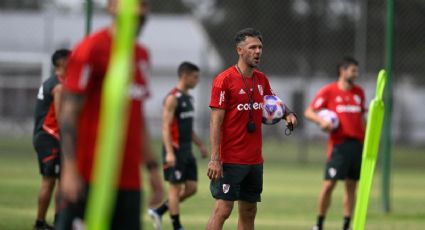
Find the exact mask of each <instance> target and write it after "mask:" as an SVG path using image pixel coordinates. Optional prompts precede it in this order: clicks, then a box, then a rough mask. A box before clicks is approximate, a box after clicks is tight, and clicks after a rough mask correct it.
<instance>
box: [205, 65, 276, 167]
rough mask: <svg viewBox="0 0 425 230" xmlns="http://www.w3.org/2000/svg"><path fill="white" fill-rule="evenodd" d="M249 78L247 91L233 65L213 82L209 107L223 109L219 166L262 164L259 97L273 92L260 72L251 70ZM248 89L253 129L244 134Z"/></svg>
mask: <svg viewBox="0 0 425 230" xmlns="http://www.w3.org/2000/svg"><path fill="white" fill-rule="evenodd" d="M253 78H254V79H255V80H253ZM253 78H252V77H251V78H245V79H246V83H247V86H248V89H247V87H246V85H245V83H244V81H243V78H242V75H241V74H240V73H239V72H238V70H237V68H236V67H235V66H232V67H230V68H228V69H227V70H225V71H223V72H222V73H220V74H219V75H218V76H217V77H216V78H215V79H214V81H213V84H212V91H211V101H210V107H211V108H218V109H223V110H225V116H224V120H223V123H222V126H221V134H220V137H221V139H220V160H221V161H222V163H233V164H248V165H251V164H261V163H263V156H262V152H261V147H262V136H261V125H262V123H261V118H262V106H263V97H264V96H265V95H272V94H273V93H272V91H271V88H270V84H269V81H268V79H267V77H266V76H265V75H264V74H263V73H262V72H260V71H258V70H254V73H253ZM253 83H255V85H254V86H253ZM248 90H250V91H251V92H252V96H253V102H254V103H253V106H252V107H253V120H254V123H255V127H256V130H255V132H253V133H248V131H247V123H248V121H249V108H250V103H249V97H248Z"/></svg>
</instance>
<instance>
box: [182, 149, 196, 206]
mask: <svg viewBox="0 0 425 230" xmlns="http://www.w3.org/2000/svg"><path fill="white" fill-rule="evenodd" d="M184 178H185V182H184V190H182V192H181V193H180V202H182V201H184V200H185V199H187V198H189V197H191V196H193V195H195V194H196V191H197V190H198V167H197V165H196V159H195V157H193V156H191V157H189V158H188V159H187V162H186V166H185V170H184Z"/></svg>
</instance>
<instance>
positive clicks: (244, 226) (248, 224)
mask: <svg viewBox="0 0 425 230" xmlns="http://www.w3.org/2000/svg"><path fill="white" fill-rule="evenodd" d="M256 214H257V202H254V203H252V202H246V201H242V200H241V201H239V219H238V230H253V229H254V221H255V216H256Z"/></svg>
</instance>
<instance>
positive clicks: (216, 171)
mask: <svg viewBox="0 0 425 230" xmlns="http://www.w3.org/2000/svg"><path fill="white" fill-rule="evenodd" d="M207 175H208V177H209V178H210V180H218V179H219V178H221V177H222V176H223V167H222V165H221V162H220V161H219V160H211V161H210V162H209V163H208V172H207Z"/></svg>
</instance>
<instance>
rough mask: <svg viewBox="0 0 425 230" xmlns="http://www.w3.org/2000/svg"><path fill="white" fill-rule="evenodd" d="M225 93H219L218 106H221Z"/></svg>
mask: <svg viewBox="0 0 425 230" xmlns="http://www.w3.org/2000/svg"><path fill="white" fill-rule="evenodd" d="M225 93H226V92H225V91H223V90H222V91H221V92H220V99H219V101H218V104H219V105H221V104H223V102H224V94H225Z"/></svg>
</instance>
